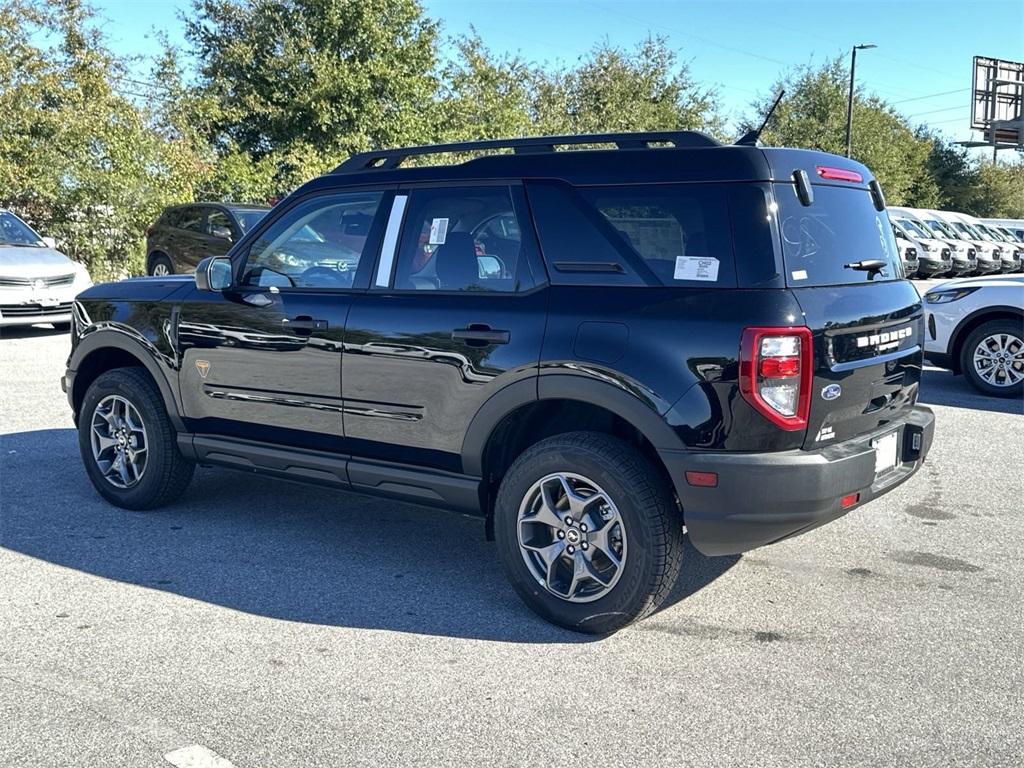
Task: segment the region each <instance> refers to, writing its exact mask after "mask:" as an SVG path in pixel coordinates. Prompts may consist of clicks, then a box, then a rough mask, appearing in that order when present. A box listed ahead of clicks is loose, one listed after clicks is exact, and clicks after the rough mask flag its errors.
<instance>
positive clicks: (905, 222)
mask: <svg viewBox="0 0 1024 768" xmlns="http://www.w3.org/2000/svg"><path fill="white" fill-rule="evenodd" d="M896 221H897V222H899V225H900V226H901V227H903V228H904V229H907V230H909V231H910V233H911V234H914V235H917V236H918V237H925V238H928V239H931V237H932V233H931V232H929V231H928V230H927V229H925V228H924V227H923V226H921V225H920V224H918V223H917V222H916V221H911V220H910V219H897V220H896Z"/></svg>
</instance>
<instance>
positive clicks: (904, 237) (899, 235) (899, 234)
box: [896, 229, 907, 240]
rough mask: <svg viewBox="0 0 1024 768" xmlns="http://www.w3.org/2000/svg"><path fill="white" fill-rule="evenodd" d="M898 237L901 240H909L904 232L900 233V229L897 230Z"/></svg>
mask: <svg viewBox="0 0 1024 768" xmlns="http://www.w3.org/2000/svg"><path fill="white" fill-rule="evenodd" d="M896 237H898V238H899V239H900V240H906V239H907V236H906V235H904V234H903V233H902V232H900V231H899V230H898V229H897V230H896Z"/></svg>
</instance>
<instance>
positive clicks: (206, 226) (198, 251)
mask: <svg viewBox="0 0 1024 768" xmlns="http://www.w3.org/2000/svg"><path fill="white" fill-rule="evenodd" d="M269 210H270V209H269V208H267V207H266V206H260V205H234V204H225V203H193V204H191V205H174V206H171V207H170V208H166V209H164V212H163V213H161V214H160V218H158V219H157V220H156V221H155V222H154V223H153V225H152V226H151V227H149V229H147V230H146V274H147V275H156V276H158V277H163V276H165V275H173V274H176V273H179V272H191V271H193V270H194V269H195V268H196V265H197V264H199V262H200V261H202V260H203V259H205V258H206V257H207V256H223V255H224V254H226V253H227V252H228V251H229V250H231V246H232V245H234V244H235V243H237V242H238V241H239V240H241V239H242V236H243V235H245V233H246V232H248V231H249V230H250V229H252V228H253V227H255V226H256V224H258V223H259V221H260V219H262V218H263V217H264V216H266V215H267V211H269Z"/></svg>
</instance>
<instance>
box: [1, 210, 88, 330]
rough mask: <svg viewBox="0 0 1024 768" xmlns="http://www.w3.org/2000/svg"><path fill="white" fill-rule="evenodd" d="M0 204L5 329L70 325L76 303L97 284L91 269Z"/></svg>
mask: <svg viewBox="0 0 1024 768" xmlns="http://www.w3.org/2000/svg"><path fill="white" fill-rule="evenodd" d="M55 245H56V243H54V241H53V240H52V239H50V238H43V237H40V236H39V235H38V234H37V233H36V232H35V231H34V230H33V229H32V228H31V227H30V226H29V225H28V224H26V223H25V222H24V221H22V220H21V219H19V218H18V217H17V216H15V215H14V214H13V213H11V212H10V211H5V210H3V209H2V208H0V328H3V327H5V326H10V325H35V324H37V323H50V324H51V325H53V326H54V327H55V328H57V329H58V330H65V329H67V328H69V327H70V326H71V304H72V302H73V301H74V299H75V296H77V295H78V294H79V293H80V292H82V291H84V290H85V289H86V288H88V287H89V286H91V285H92V280H90V279H89V273H88V272H87V271H86V269H85V267H84V266H82V265H81V264H79V263H78V262H75V261H72V260H71V259H69V258H68V257H67V256H65V255H64V254H63V253H61V252H60V251H58V250H57V249H56V248H55Z"/></svg>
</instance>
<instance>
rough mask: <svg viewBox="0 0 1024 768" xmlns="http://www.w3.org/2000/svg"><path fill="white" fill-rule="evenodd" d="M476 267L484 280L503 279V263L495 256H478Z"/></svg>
mask: <svg viewBox="0 0 1024 768" xmlns="http://www.w3.org/2000/svg"><path fill="white" fill-rule="evenodd" d="M476 266H477V271H478V273H479V276H480V277H482V278H494V277H501V262H500V261H498V259H497V258H495V257H494V256H477V257H476Z"/></svg>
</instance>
